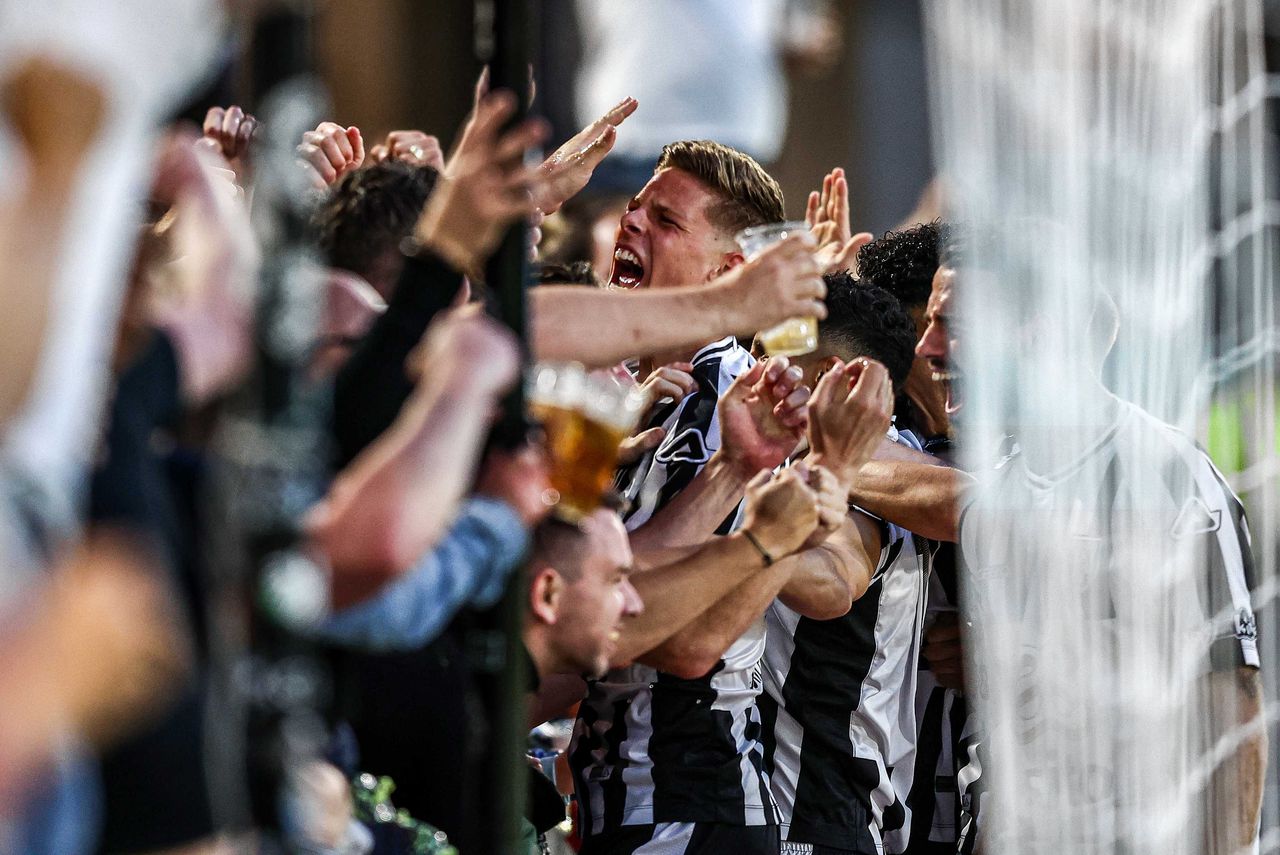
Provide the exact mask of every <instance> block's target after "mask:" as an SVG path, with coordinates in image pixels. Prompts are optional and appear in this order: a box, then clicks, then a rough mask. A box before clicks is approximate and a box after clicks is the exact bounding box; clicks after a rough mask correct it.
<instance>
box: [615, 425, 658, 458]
mask: <svg viewBox="0 0 1280 855" xmlns="http://www.w3.org/2000/svg"><path fill="white" fill-rule="evenodd" d="M666 438H667V432H666V430H664V429H663V428H661V427H655V428H649V429H648V430H645V431H641V432H640V433H638V434H636V435H635V436H631V437H627V438H626V439H624V440H623V441H622V442H621V443H620V444H619V445H618V465H619V466H626V465H628V464H631V463H635V462H636V461H637V460H639V459H640V458H641V457H642V456H644V455H645V454H648V453H649V452H650V451H653V450H654V449H655V448H657V447H658V446H659V445H661V444H662V441H663V440H664V439H666Z"/></svg>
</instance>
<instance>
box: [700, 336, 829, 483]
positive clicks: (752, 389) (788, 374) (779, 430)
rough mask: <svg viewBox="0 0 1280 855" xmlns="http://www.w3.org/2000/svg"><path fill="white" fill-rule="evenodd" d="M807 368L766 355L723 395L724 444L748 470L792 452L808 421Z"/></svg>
mask: <svg viewBox="0 0 1280 855" xmlns="http://www.w3.org/2000/svg"><path fill="white" fill-rule="evenodd" d="M803 381H804V372H803V371H801V370H800V367H799V366H798V365H792V364H791V363H790V360H788V359H787V358H786V357H785V356H779V357H774V358H772V359H768V360H762V361H760V362H757V363H756V364H755V365H753V366H751V368H750V369H749V370H747V371H746V372H744V373H743V374H740V375H739V376H738V377H737V378H736V379H735V380H734V381H733V383H732V385H730V386H729V388H728V390H726V391H725V393H724V395H722V396H721V397H720V400H719V402H717V404H716V410H717V412H718V414H719V417H720V436H721V442H720V449H719V450H718V451H717V452H716V453H717V454H718V455H721V456H722V458H723V459H725V460H726V461H728V462H729V463H730V464H731V465H733V466H735V467H737V468H739V469H740V470H741V471H743V472H746V473H749V474H751V473H755V472H759V471H760V470H761V469H773V468H774V467H775V466H778V465H779V464H781V463H782V462H783V461H784V460H786V459H787V458H788V457H790V456H791V454H792V452H794V451H795V450H796V446H797V445H799V443H800V440H801V438H803V437H804V431H805V427H806V425H807V423H808V401H809V387H808V386H805V385H804V382H803Z"/></svg>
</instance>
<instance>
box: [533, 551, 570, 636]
mask: <svg viewBox="0 0 1280 855" xmlns="http://www.w3.org/2000/svg"><path fill="white" fill-rule="evenodd" d="M563 592H564V580H563V579H561V578H560V574H559V573H557V572H556V571H555V570H554V569H553V568H551V567H548V566H547V565H545V564H544V565H542V566H541V567H539V568H538V569H537V570H536V571H535V572H534V574H533V582H532V583H531V584H530V585H529V613H530V614H531V615H533V617H534V619H535V620H537V621H538V622H539V623H543V624H546V625H547V626H554V625H555V623H556V621H557V620H559V618H560V598H561V596H562V595H563Z"/></svg>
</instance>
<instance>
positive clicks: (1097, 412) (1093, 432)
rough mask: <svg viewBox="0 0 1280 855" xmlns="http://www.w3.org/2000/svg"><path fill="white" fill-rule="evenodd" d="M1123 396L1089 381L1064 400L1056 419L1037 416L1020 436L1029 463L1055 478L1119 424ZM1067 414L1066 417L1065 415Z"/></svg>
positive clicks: (1040, 471) (1042, 474)
mask: <svg viewBox="0 0 1280 855" xmlns="http://www.w3.org/2000/svg"><path fill="white" fill-rule="evenodd" d="M1120 407H1121V403H1120V399H1119V398H1117V397H1115V396H1114V395H1112V394H1111V393H1110V392H1109V391H1108V390H1107V389H1106V388H1105V387H1104V386H1102V385H1101V384H1100V383H1098V384H1096V385H1095V384H1087V385H1086V386H1085V387H1083V388H1081V389H1078V390H1076V394H1074V395H1071V396H1070V400H1063V401H1061V402H1060V405H1059V406H1058V407H1057V408H1056V410H1055V414H1054V415H1055V417H1054V418H1053V419H1045V420H1033V421H1032V423H1030V424H1027V425H1025V426H1023V427H1022V428H1021V429H1020V430H1019V431H1018V433H1017V435H1016V439H1017V441H1018V446H1019V448H1020V449H1021V451H1022V455H1023V460H1024V461H1025V464H1026V467H1027V469H1028V470H1030V471H1031V472H1033V473H1035V474H1037V475H1041V476H1044V477H1048V478H1052V477H1053V475H1054V474H1055V473H1058V472H1062V471H1064V470H1066V469H1069V468H1071V466H1072V465H1074V464H1075V463H1077V462H1078V461H1080V460H1081V459H1082V458H1084V457H1086V456H1088V455H1089V454H1091V453H1093V451H1094V450H1095V449H1096V448H1097V447H1098V446H1099V444H1100V443H1101V442H1102V441H1103V440H1104V439H1105V438H1106V436H1107V435H1108V434H1109V433H1110V432H1111V431H1112V429H1113V428H1114V427H1115V424H1116V420H1117V419H1118V418H1119V415H1120ZM1064 416H1065V418H1064Z"/></svg>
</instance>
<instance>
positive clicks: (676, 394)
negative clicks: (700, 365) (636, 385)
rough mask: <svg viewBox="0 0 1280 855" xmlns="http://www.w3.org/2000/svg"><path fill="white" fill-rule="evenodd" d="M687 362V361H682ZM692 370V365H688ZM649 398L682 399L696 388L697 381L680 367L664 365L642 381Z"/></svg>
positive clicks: (677, 400)
mask: <svg viewBox="0 0 1280 855" xmlns="http://www.w3.org/2000/svg"><path fill="white" fill-rule="evenodd" d="M683 364H688V363H683ZM690 370H692V366H690ZM644 385H645V388H646V390H647V391H648V393H649V396H650V399H651V400H654V401H658V400H661V399H662V398H672V399H673V400H675V401H676V402H680V401H683V400H684V398H685V396H686V395H689V394H691V393H692V392H693V391H694V390H695V389H697V388H698V383H697V381H696V380H694V379H693V377H691V376H690V375H689V374H687V373H685V372H684V371H681V370H680V369H678V368H676V367H674V366H670V365H664V366H662V367H661V368H659V369H657V370H656V371H654V372H653V373H652V374H650V375H649V378H648V379H647V380H646V381H645V383H644Z"/></svg>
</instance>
